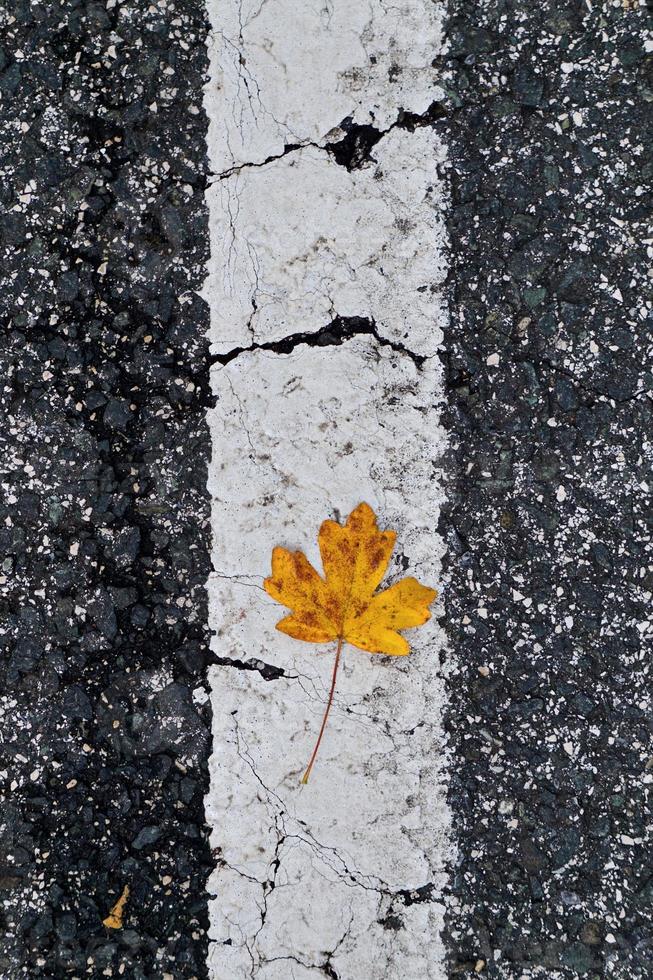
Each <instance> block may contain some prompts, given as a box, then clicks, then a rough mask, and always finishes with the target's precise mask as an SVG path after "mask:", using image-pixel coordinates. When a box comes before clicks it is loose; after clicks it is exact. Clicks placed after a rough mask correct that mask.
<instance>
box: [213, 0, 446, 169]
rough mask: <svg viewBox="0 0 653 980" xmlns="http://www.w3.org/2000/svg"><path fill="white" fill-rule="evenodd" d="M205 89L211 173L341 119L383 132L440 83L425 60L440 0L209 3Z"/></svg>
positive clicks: (323, 138)
mask: <svg viewBox="0 0 653 980" xmlns="http://www.w3.org/2000/svg"><path fill="white" fill-rule="evenodd" d="M207 6H208V10H209V16H210V19H211V25H212V29H213V30H212V38H211V43H210V45H209V55H210V59H211V70H210V82H209V84H208V86H207V89H206V108H207V112H208V115H209V124H210V128H209V146H210V149H211V160H212V162H213V167H214V170H215V171H216V173H224V172H225V171H226V170H229V169H231V168H233V167H241V166H247V165H251V164H260V163H262V162H263V161H264V160H266V159H268V158H269V157H271V156H278V155H279V154H281V153H283V152H284V149H285V148H286V147H288V146H296V145H298V144H299V145H306V144H309V143H313V144H316V145H319V146H323V145H324V144H325V143H327V142H333V141H334V140H337V139H338V138H339V137H341V136H342V135H344V129H342V128H341V124H342V123H343V122H344V121H345V120H349V121H351V122H353V123H357V124H363V125H373V126H375V127H376V128H377V129H380V130H382V131H383V130H386V129H388V128H389V127H390V126H391V125H392V124H393V123H394V122H395V121H396V119H397V116H398V114H399V113H400V111H401V110H405V111H408V112H416V113H421V112H424V111H425V110H426V109H427V108H428V106H429V105H430V103H431V102H432V101H433V100H434V99H435V98H440V97H441V95H442V90H441V89H440V88H439V86H438V83H437V76H436V71H435V69H434V67H433V60H434V58H435V56H436V55H437V53H438V52H439V51H440V50H441V48H442V30H443V28H442V23H443V15H444V5H443V4H440V3H433V2H432V0H412V2H403V3H398V4H394V5H393V6H389V5H385V4H383V3H381V2H380V0H372V2H370V3H365V4H363V3H361V4H358V3H351V2H350V0H327V2H325V3H322V2H319V3H301V4H299V3H297V2H296V0H242V2H236V0H229V2H225V0H208V3H207Z"/></svg>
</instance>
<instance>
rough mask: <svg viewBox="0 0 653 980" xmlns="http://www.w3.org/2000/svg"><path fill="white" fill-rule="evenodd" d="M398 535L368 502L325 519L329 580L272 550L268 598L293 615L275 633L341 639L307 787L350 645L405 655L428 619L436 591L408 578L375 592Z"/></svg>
mask: <svg viewBox="0 0 653 980" xmlns="http://www.w3.org/2000/svg"><path fill="white" fill-rule="evenodd" d="M396 539H397V535H396V533H395V532H394V531H380V530H379V528H378V526H377V523H376V516H375V514H374V511H373V510H372V508H371V507H370V506H369V504H365V503H362V504H359V505H358V507H356V508H355V509H354V510H353V511H352V512H351V514H350V515H349V517H348V518H347V522H346V523H345V525H344V526H343V525H341V524H338V523H337V522H336V521H324V523H323V524H322V526H321V528H320V531H319V534H318V543H319V546H320V555H321V558H322V567H323V570H324V577H323V576H321V575H319V574H318V572H316V571H315V569H314V568H313V566H312V565H311V563H310V562H309V561H308V559H307V558H306V556H305V555H304V554H303V553H302V552H301V551H288V550H287V549H286V548H274V550H273V552H272V575H271V576H270V577H269V578H266V579H265V581H264V583H263V585H264V586H265V591H266V592H267V593H268V595H270V596H272V598H273V599H275V600H276V601H277V602H280V603H281V604H282V605H283V606H286V607H287V608H288V609H290V610H291V614H290V615H289V616H286V617H285V618H284V619H282V620H280V621H279V622H278V623H277V629H278V630H281V632H282V633H287V634H288V635H289V636H292V637H294V638H295V639H297V640H306V641H308V642H309V643H327V642H328V641H330V640H337V641H338V647H337V650H336V659H335V664H334V668H333V676H332V681H331V691H330V694H329V699H328V702H327V707H326V711H325V714H324V718H323V720H322V727H321V729H320V734H319V736H318V740H317V743H316V746H315V750H314V752H313V755H312V757H311V760H310V762H309V764H308V767H307V769H306V772H305V773H304V776H303V778H302V782H304V783H306V782H308V777H309V775H310V772H311V769H312V767H313V763H314V762H315V757H316V755H317V750H318V748H319V746H320V742H321V740H322V734H323V732H324V728H325V725H326V721H327V718H328V715H329V710H330V708H331V703H332V701H333V692H334V690H335V684H336V675H337V672H338V664H339V662H340V655H341V651H342V644H343V643H344V642H347V643H351V645H352V646H355V647H358V648H359V650H366V651H367V652H368V653H385V654H389V655H391V656H398V657H401V656H405V655H406V654H407V653H410V646H409V645H408V641H407V640H406V638H405V637H403V636H401V635H400V634H399V633H398V632H397V631H398V630H401V629H407V628H409V627H414V626H421V625H422V624H423V623H425V622H426V621H427V619H430V616H431V613H430V612H429V606H430V604H431V603H432V602H433V600H434V599H435V598H436V596H437V592H436V590H435V589H430V588H428V587H427V586H425V585H420V583H419V582H418V581H417V579H414V578H405V579H402V580H401V581H400V582H396V583H395V584H394V585H391V586H390V588H388V589H384V590H383V591H382V592H377V589H378V587H379V585H380V584H381V580H382V579H383V576H384V575H385V573H386V571H387V568H388V564H389V562H390V557H391V555H392V551H393V549H394V545H395V541H396Z"/></svg>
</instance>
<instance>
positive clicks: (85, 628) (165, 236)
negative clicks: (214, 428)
mask: <svg viewBox="0 0 653 980" xmlns="http://www.w3.org/2000/svg"><path fill="white" fill-rule="evenodd" d="M0 31H1V37H0V96H1V98H2V102H1V108H0V146H1V147H2V149H1V150H0V155H1V157H2V171H3V179H2V181H1V182H0V202H1V207H2V213H1V215H0V234H1V256H2V265H1V267H0V276H1V279H2V288H1V289H0V311H1V312H0V316H1V322H2V379H3V386H2V405H1V409H0V412H1V417H2V430H1V432H0V443H1V446H2V457H1V460H2V461H1V463H0V466H1V468H2V480H1V487H2V504H1V510H0V552H1V555H0V562H1V563H2V569H1V573H2V578H1V579H0V582H1V583H2V584H1V586H0V588H1V589H2V597H1V600H0V601H1V603H2V606H1V609H2V614H1V616H0V619H1V621H2V626H1V630H2V633H1V635H2V645H3V657H2V667H1V679H0V691H1V694H0V717H1V720H2V737H1V738H0V770H3V773H2V774H3V776H6V783H7V786H6V790H7V802H6V803H5V804H4V806H3V812H2V826H1V837H0V897H1V901H2V904H1V906H0V907H1V908H2V913H1V916H0V976H1V977H2V978H3V980H13V978H18V977H30V978H36V977H39V978H41V977H43V978H45V977H82V976H84V977H85V976H98V977H100V976H114V977H118V976H123V977H125V978H128V980H140V978H163V977H170V978H174V980H178V978H179V980H180V978H187V977H188V978H190V977H205V976H206V962H205V961H206V951H207V939H206V926H207V905H206V892H205V886H206V878H207V876H208V873H209V871H210V868H211V864H212V861H211V856H210V852H209V847H208V842H207V833H206V829H205V826H204V815H203V796H204V793H205V791H206V788H207V782H208V780H207V756H208V750H209V725H210V719H209V713H208V707H207V706H206V705H202V704H199V703H198V702H197V701H196V700H195V699H194V697H193V691H194V690H195V689H197V688H198V687H200V686H201V685H202V684H203V683H204V682H205V674H206V664H207V656H208V654H207V644H208V631H207V626H206V619H207V614H206V596H205V588H204V585H205V580H206V578H207V575H208V571H209V559H208V537H209V527H208V523H209V500H208V497H207V494H206V473H207V459H208V454H209V437H208V432H207V429H206V424H205V414H206V409H207V407H208V405H209V400H210V399H209V394H208V367H207V344H206V341H205V339H204V333H205V331H206V329H207V325H208V315H207V309H206V307H205V305H204V304H203V302H201V301H200V300H199V299H198V297H197V295H196V294H195V293H194V292H193V290H197V289H199V288H201V285H202V281H203V278H204V274H205V273H204V262H205V261H206V255H207V247H208V242H207V214H206V210H205V206H204V189H205V183H206V178H205V166H206V164H205V149H206V143H205V132H206V119H205V117H204V114H203V111H202V84H203V75H204V72H205V69H206V63H207V60H206V47H205V42H206V31H207V27H206V23H205V19H204V13H203V6H202V4H199V3H195V2H191V0H187V2H186V0H172V2H168V3H167V5H165V6H163V5H161V6H155V5H149V4H147V3H145V4H144V3H138V2H135V0H126V2H120V3H106V4H105V3H100V2H76V0H68V2H52V3H48V4H39V3H29V2H27V0H18V2H16V0H11V2H10V3H9V4H6V5H4V7H3V9H2V11H0ZM126 884H127V885H129V887H130V889H131V895H130V897H129V900H128V903H127V906H126V917H125V928H124V929H123V930H120V931H115V932H110V931H109V930H107V929H105V927H104V926H103V925H102V920H103V918H104V917H105V916H106V915H107V913H108V911H109V909H110V908H111V906H112V905H113V904H114V902H115V901H116V899H117V897H118V895H119V894H120V892H121V891H122V888H123V886H124V885H126Z"/></svg>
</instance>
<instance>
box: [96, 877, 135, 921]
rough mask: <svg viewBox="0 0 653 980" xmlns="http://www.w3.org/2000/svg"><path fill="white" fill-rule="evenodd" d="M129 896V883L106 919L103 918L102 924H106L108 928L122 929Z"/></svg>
mask: <svg viewBox="0 0 653 980" xmlns="http://www.w3.org/2000/svg"><path fill="white" fill-rule="evenodd" d="M128 898H129V885H125V887H124V888H123V890H122V895H121V896H120V898H119V899H118V901H117V902H116V904H115V905H114V906H113V908H112V909H111V911H110V912H109V914H108V916H107V917H106V919H103V920H102V925H103V926H106V927H107V929H122V924H123V917H124V914H125V905H126V904H127V899H128Z"/></svg>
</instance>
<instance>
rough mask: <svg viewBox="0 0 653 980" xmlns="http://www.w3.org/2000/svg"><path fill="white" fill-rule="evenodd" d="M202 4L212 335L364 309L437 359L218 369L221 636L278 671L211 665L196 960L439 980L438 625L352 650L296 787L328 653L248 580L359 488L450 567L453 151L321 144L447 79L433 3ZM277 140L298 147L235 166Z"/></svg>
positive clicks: (266, 354) (396, 140) (294, 358)
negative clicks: (448, 266)
mask: <svg viewBox="0 0 653 980" xmlns="http://www.w3.org/2000/svg"><path fill="white" fill-rule="evenodd" d="M363 6H364V11H361V9H359V8H361V7H363ZM210 14H211V17H212V24H213V28H214V32H215V43H214V46H213V50H212V76H211V81H210V83H209V85H208V87H207V98H206V105H207V109H208V111H209V112H210V115H211V129H210V147H209V149H210V156H211V161H212V166H213V168H214V170H215V171H216V173H223V174H224V173H225V172H227V171H229V170H230V168H232V167H233V166H237V167H239V168H240V169H239V170H237V171H234V172H232V173H230V174H229V175H228V176H225V177H224V179H222V180H216V182H215V184H214V185H213V187H212V189H211V191H210V193H209V195H208V200H209V206H210V215H211V246H212V252H211V263H210V268H209V275H208V279H207V286H206V295H207V298H208V299H209V301H210V303H211V310H212V319H211V339H212V343H213V347H214V350H215V351H216V352H221V353H225V352H229V351H230V350H233V349H234V348H241V347H252V346H255V345H257V344H260V343H265V342H268V341H270V340H277V339H280V338H283V337H286V336H290V335H292V334H295V333H298V332H309V333H310V332H314V331H316V330H319V329H320V327H322V326H324V325H325V323H328V322H330V321H331V320H332V319H333V318H334V317H335V316H336V315H339V316H358V317H372V318H374V320H375V321H376V325H377V333H378V336H379V337H380V338H387V339H388V340H390V341H391V342H396V341H399V342H401V343H402V344H403V345H405V346H406V347H407V348H409V349H410V350H413V351H415V352H417V353H420V354H423V355H426V357H427V359H426V360H425V361H424V363H423V365H422V366H421V367H417V365H416V363H415V362H414V360H413V359H412V358H411V357H410V356H409V355H407V354H403V353H400V352H397V351H395V350H393V349H392V347H391V346H389V345H388V344H386V343H384V342H383V339H382V340H381V342H380V341H379V340H377V339H376V337H374V336H372V335H369V336H367V335H364V336H357V337H355V338H353V339H352V340H349V341H347V342H346V343H344V344H343V345H341V346H338V347H326V348H321V347H312V346H309V345H306V344H300V345H298V346H296V348H295V349H294V350H293V351H292V352H291V353H289V354H277V353H274V352H272V351H269V350H260V349H259V350H257V349H252V350H249V351H247V352H245V353H241V354H239V355H238V357H236V358H235V359H234V360H232V361H231V362H230V363H229V364H227V365H226V366H224V367H221V366H218V367H216V368H215V370H214V377H213V383H214V391H215V393H216V396H217V406H216V409H215V410H214V411H213V412H212V413H211V416H210V425H211V428H212V432H213V446H214V455H213V462H212V466H211V475H210V491H211V494H212V497H213V532H214V555H213V562H214V569H215V572H214V574H213V576H212V578H211V581H210V583H209V590H210V601H211V619H212V626H213V629H214V630H215V634H216V635H215V640H214V649H215V650H216V652H217V654H218V655H219V656H220V657H223V658H230V659H234V660H239V661H247V660H249V661H252V660H258V661H262V662H264V663H266V664H269V665H272V666H275V667H278V668H281V669H282V670H283V671H284V676H282V677H279V678H277V679H276V680H265V679H264V677H263V676H262V675H261V674H260V673H259V672H257V671H256V670H248V671H245V670H240V669H237V668H236V667H230V666H223V667H217V668H214V669H213V670H212V672H211V686H212V699H213V711H214V754H213V757H212V760H211V778H212V786H211V791H210V793H209V796H208V797H207V801H206V806H207V815H208V819H209V821H210V823H211V825H212V827H213V835H212V844H213V846H214V848H216V854H217V855H219V856H218V860H217V864H218V866H217V867H216V871H215V873H214V875H213V876H212V878H211V881H210V886H209V887H210V891H211V893H212V895H213V896H214V897H213V899H212V902H211V922H212V940H213V942H212V947H211V954H210V972H211V976H212V978H213V980H240V978H246V977H247V978H249V977H257V978H261V980H287V978H295V980H303V978H305V977H306V978H308V977H313V976H319V975H322V976H324V975H325V974H324V968H325V966H327V967H330V968H331V969H332V970H333V972H334V974H335V975H337V976H338V978H339V980H354V978H361V977H363V978H365V980H376V978H384V980H385V978H388V980H394V978H397V980H398V978H402V980H421V978H427V980H428V978H442V977H444V976H445V971H444V966H443V952H442V945H441V942H440V927H441V917H442V911H443V910H442V905H441V903H440V902H439V901H437V898H438V896H439V892H440V890H441V888H442V885H443V880H444V874H443V868H444V865H445V861H446V859H447V856H448V846H449V844H448V826H449V815H448V811H447V807H446V804H445V787H444V785H443V780H444V765H443V744H442V743H443V735H442V729H441V720H440V712H441V707H442V702H443V698H444V692H443V684H442V679H441V670H440V665H439V651H440V650H441V649H442V645H443V637H442V634H441V631H440V630H439V628H438V626H437V624H436V623H435V622H434V621H433V620H432V621H431V622H430V623H429V624H428V625H427V626H425V627H423V628H421V629H420V630H415V631H411V632H410V633H409V634H408V636H409V639H410V641H411V644H412V645H413V653H412V654H411V656H410V657H408V658H405V659H403V658H402V659H399V658H397V659H393V658H383V657H373V656H370V655H368V654H365V653H363V652H361V651H358V650H355V649H353V648H351V647H346V648H345V656H344V664H343V668H342V673H341V676H340V679H339V684H338V690H337V695H336V702H335V706H334V710H333V711H332V714H331V718H330V721H329V727H328V728H327V732H326V735H325V741H324V743H323V745H322V749H321V751H320V756H319V758H318V761H317V764H316V767H315V769H314V772H313V775H312V777H311V782H310V783H309V785H308V786H307V787H303V788H300V785H299V779H300V777H301V774H302V771H303V768H304V766H305V765H306V762H307V761H308V757H309V755H310V752H311V749H312V746H313V743H314V740H315V736H316V733H317V730H318V728H319V724H320V720H321V715H322V711H323V708H324V702H325V698H326V694H327V691H328V685H329V680H330V672H331V668H332V662H333V654H334V651H333V650H332V649H331V648H330V647H329V646H319V647H316V646H313V645H310V644H304V643H301V642H298V641H295V640H292V639H290V638H289V637H286V636H284V635H283V634H281V633H279V632H277V631H276V630H275V629H274V625H275V623H276V622H277V621H278V619H279V618H280V617H281V616H282V615H283V610H282V608H281V607H280V606H278V605H276V604H275V603H273V602H272V601H271V600H270V599H269V598H268V596H267V595H266V594H265V592H264V591H263V589H262V585H261V583H262V579H263V578H264V577H265V575H267V574H268V573H269V565H270V554H271V551H272V548H273V546H274V545H276V544H282V545H285V546H287V547H292V548H299V549H301V550H304V551H305V552H306V554H307V555H308V557H309V559H310V560H311V561H313V563H314V564H315V565H316V567H318V568H319V567H320V565H319V557H318V553H317V546H316V535H317V530H318V528H319V525H320V523H321V522H322V520H324V519H325V518H326V517H333V516H338V515H340V516H341V517H344V516H346V514H347V513H348V512H349V511H350V510H351V509H352V508H353V507H354V506H355V505H356V504H357V503H359V502H360V501H361V500H367V502H368V503H370V504H371V505H372V507H373V508H374V509H375V510H376V512H377V514H378V515H379V518H380V521H381V524H382V525H383V526H389V527H393V528H396V529H397V531H398V532H399V538H398V542H399V547H398V549H397V555H396V557H395V562H394V564H393V568H392V575H391V578H390V580H392V576H394V577H399V576H401V575H402V574H404V566H405V567H406V568H407V569H408V573H409V574H414V575H415V576H416V577H417V578H419V579H420V580H421V581H423V582H424V583H426V584H430V585H436V586H437V585H438V583H439V582H440V581H441V572H440V559H441V555H442V542H441V541H440V539H439V538H438V536H437V534H436V533H435V527H436V524H437V518H438V511H439V506H440V504H441V485H440V481H439V479H438V476H439V474H438V459H439V457H440V454H441V452H442V449H443V446H444V442H445V437H444V433H443V431H442V429H441V427H440V424H439V420H438V404H439V400H440V397H441V378H440V369H439V362H438V360H437V357H434V356H433V354H434V352H435V350H436V347H437V344H438V343H439V342H440V339H441V335H440V331H439V325H440V324H441V322H442V316H443V312H442V300H441V297H440V295H439V293H438V291H437V288H436V289H435V290H434V289H433V286H434V285H435V286H436V287H437V286H438V284H439V283H440V282H441V280H442V277H443V275H444V249H443V243H444V233H443V225H442V206H443V201H444V191H443V188H442V186H441V184H440V182H439V180H438V179H437V175H436V165H437V162H438V160H441V159H442V156H443V154H442V150H441V148H440V147H439V145H438V143H437V141H436V139H435V137H434V136H433V134H432V133H431V132H430V131H428V130H426V129H424V130H418V131H416V132H415V133H414V134H410V133H408V132H405V131H402V130H398V129H396V128H391V129H390V131H389V132H388V133H387V135H386V136H384V137H383V139H382V140H381V141H380V142H379V143H378V144H377V146H376V147H375V149H374V157H375V159H376V162H375V163H374V162H373V163H371V164H369V165H367V166H366V167H364V168H363V169H362V170H360V171H355V172H353V173H348V172H347V171H346V170H345V169H344V168H342V167H339V166H338V165H337V164H336V163H335V162H334V161H333V160H332V158H331V157H330V156H329V155H328V154H327V153H326V152H325V151H324V150H323V149H322V147H323V145H324V143H325V142H329V141H330V140H332V139H333V138H334V137H333V133H332V130H333V129H334V127H335V126H337V124H338V123H339V122H340V121H341V120H342V119H343V118H344V117H346V116H351V117H354V118H355V119H356V120H357V121H359V122H369V121H373V122H374V123H375V124H377V125H380V126H381V127H390V126H391V124H392V122H393V120H394V119H395V117H396V114H397V111H398V108H399V106H403V107H405V108H407V109H410V110H413V111H423V110H424V109H425V108H426V107H427V106H428V105H429V104H430V102H431V101H432V99H433V98H434V97H436V94H437V89H436V85H435V81H434V79H433V76H432V70H431V68H430V65H431V62H432V60H433V58H434V57H435V55H436V54H437V50H438V44H439V18H440V10H439V7H438V6H437V5H435V4H432V3H430V2H426V0H425V2H423V3H422V2H411V3H405V4H400V5H398V6H396V7H393V8H392V9H391V10H389V11H387V10H386V9H385V8H384V7H383V5H382V4H381V3H380V2H377V0H374V2H372V3H370V4H366V5H358V4H351V3H350V2H349V0H333V2H331V3H324V4H315V5H313V6H311V5H310V4H296V3H294V2H291V0H283V2H282V0H276V2H275V0H267V3H266V2H263V3H261V0H258V2H257V3H255V4H251V5H250V6H249V7H248V5H247V3H239V2H237V0H220V2H214V3H212V4H211V5H210ZM391 37H392V38H394V41H393V42H392V44H393V46H392V50H391V45H390V43H389V40H388V39H389V38H391ZM370 57H373V58H375V59H376V62H370V60H369V59H370ZM391 65H394V68H393V72H394V74H395V75H396V74H397V69H399V77H401V78H402V80H401V82H400V84H399V85H398V86H397V87H396V89H395V88H393V85H392V83H391V82H390V81H389V80H388V78H389V73H388V69H389V68H390V66H391ZM402 68H403V70H402ZM391 74H392V73H391ZM335 138H337V136H336V137H335ZM288 142H292V143H301V144H303V148H302V149H297V150H295V151H292V152H290V153H287V154H286V155H285V156H283V157H281V158H280V159H277V160H271V161H269V162H267V163H265V164H264V165H262V166H253V167H252V166H247V164H250V163H253V164H260V163H262V161H264V160H267V159H268V158H269V157H270V156H274V155H276V154H279V153H281V152H282V151H283V146H284V144H286V143H288ZM309 143H310V144H313V145H310V146H309V145H307V144H309ZM427 885H433V894H434V896H435V898H436V901H431V902H425V901H415V902H413V903H411V904H406V901H405V897H404V895H403V893H404V892H405V891H406V890H408V891H410V890H414V889H419V888H423V887H424V886H427ZM399 893H402V894H399ZM424 896H425V892H424V891H422V892H421V893H420V894H419V897H424Z"/></svg>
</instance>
